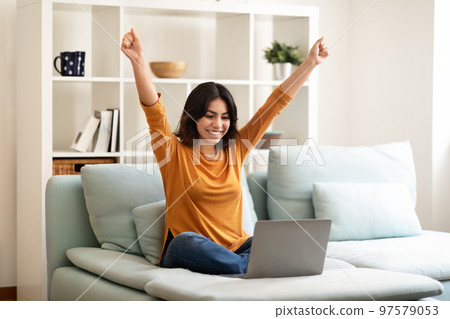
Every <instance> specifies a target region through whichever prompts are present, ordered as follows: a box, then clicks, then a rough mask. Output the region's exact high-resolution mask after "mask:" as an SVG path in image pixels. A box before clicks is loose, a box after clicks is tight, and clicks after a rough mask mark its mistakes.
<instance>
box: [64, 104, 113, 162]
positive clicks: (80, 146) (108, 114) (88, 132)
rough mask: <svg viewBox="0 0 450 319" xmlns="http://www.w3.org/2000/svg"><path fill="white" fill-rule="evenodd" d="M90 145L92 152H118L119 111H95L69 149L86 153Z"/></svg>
mask: <svg viewBox="0 0 450 319" xmlns="http://www.w3.org/2000/svg"><path fill="white" fill-rule="evenodd" d="M91 144H92V151H93V152H99V153H103V152H118V151H119V109H117V108H114V109H107V110H105V111H95V113H94V115H89V116H88V117H87V118H86V120H85V121H84V123H83V125H82V127H81V130H80V132H79V133H78V134H77V136H76V137H75V140H74V141H73V143H72V145H71V146H70V148H71V149H73V150H75V151H78V152H86V151H87V150H88V148H89V146H90V145H91Z"/></svg>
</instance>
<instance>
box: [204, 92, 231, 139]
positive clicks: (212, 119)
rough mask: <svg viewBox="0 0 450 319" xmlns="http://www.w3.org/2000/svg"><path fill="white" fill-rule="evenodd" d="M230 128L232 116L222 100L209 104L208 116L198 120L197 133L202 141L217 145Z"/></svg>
mask: <svg viewBox="0 0 450 319" xmlns="http://www.w3.org/2000/svg"><path fill="white" fill-rule="evenodd" d="M229 128H230V116H229V114H228V108H227V104H226V103H225V102H224V101H223V100H222V99H220V98H216V99H214V100H212V101H211V103H209V106H208V111H206V114H205V115H204V116H203V117H201V118H199V119H198V120H197V131H198V134H199V135H200V138H201V139H205V140H207V141H208V144H210V145H216V144H217V143H219V142H220V140H221V139H222V137H224V136H225V134H226V133H227V131H228V129H229Z"/></svg>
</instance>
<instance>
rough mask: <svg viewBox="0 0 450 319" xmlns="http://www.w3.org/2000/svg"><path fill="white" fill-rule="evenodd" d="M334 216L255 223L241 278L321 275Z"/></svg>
mask: <svg viewBox="0 0 450 319" xmlns="http://www.w3.org/2000/svg"><path fill="white" fill-rule="evenodd" d="M330 228H331V219H301V220H267V221H258V222H256V225H255V232H254V235H253V241H252V247H251V252H250V256H249V263H248V268H247V273H246V274H239V275H232V277H241V278H268V277H269V278H276V277H294V276H311V275H320V274H321V273H322V272H323V268H324V263H325V256H326V250H327V245H328V239H329V236H330Z"/></svg>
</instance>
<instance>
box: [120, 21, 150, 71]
mask: <svg viewBox="0 0 450 319" xmlns="http://www.w3.org/2000/svg"><path fill="white" fill-rule="evenodd" d="M121 49H122V52H123V53H125V55H126V56H127V57H128V58H129V59H130V60H131V63H138V64H139V63H142V59H143V58H144V53H143V50H142V45H141V41H140V40H139V38H138V36H137V35H136V33H135V32H134V29H133V28H131V31H130V32H128V33H126V34H125V35H124V36H123V39H122V46H121Z"/></svg>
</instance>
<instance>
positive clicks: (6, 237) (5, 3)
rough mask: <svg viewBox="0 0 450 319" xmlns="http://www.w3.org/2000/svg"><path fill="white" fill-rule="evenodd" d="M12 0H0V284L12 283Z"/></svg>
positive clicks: (14, 137)
mask: <svg viewBox="0 0 450 319" xmlns="http://www.w3.org/2000/svg"><path fill="white" fill-rule="evenodd" d="M15 23H16V1H14V0H2V1H1V2H0V39H1V44H2V48H3V49H2V50H0V70H1V72H0V97H1V102H0V119H1V120H2V124H1V125H0V130H1V131H0V150H1V165H0V287H11V286H15V285H16V101H15V89H16V86H15V82H16V81H15V78H16V75H15V60H14V51H15V47H16V45H15V43H14V29H15Z"/></svg>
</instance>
